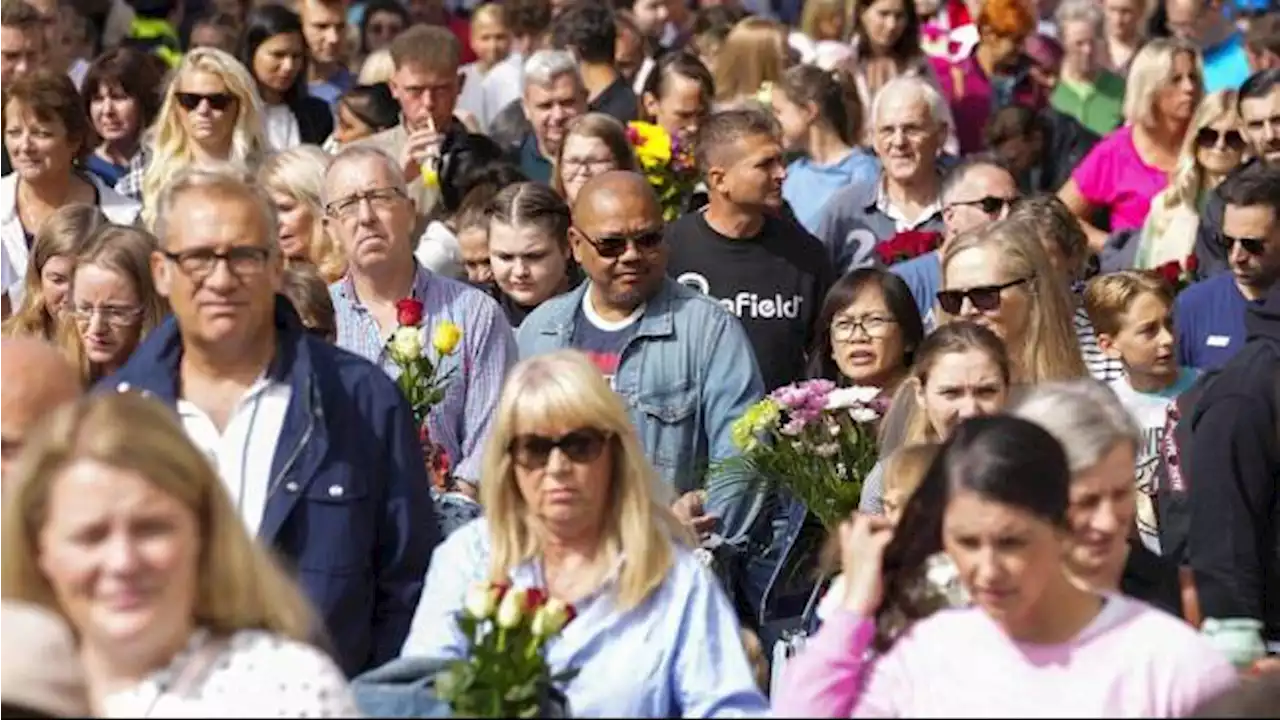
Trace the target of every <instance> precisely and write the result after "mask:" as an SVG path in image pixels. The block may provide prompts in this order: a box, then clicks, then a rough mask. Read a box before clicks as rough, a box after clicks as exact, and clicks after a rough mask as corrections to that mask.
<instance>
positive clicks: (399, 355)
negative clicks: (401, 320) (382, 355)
mask: <svg viewBox="0 0 1280 720" xmlns="http://www.w3.org/2000/svg"><path fill="white" fill-rule="evenodd" d="M387 351H388V352H389V353H390V354H391V359H392V360H395V361H396V362H399V363H406V362H409V361H411V360H414V359H417V358H420V357H422V328H416V327H409V326H405V327H400V328H397V329H396V331H395V332H394V333H392V335H391V341H390V342H389V343H387Z"/></svg>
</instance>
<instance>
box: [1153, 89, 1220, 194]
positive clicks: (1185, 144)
mask: <svg viewBox="0 0 1280 720" xmlns="http://www.w3.org/2000/svg"><path fill="white" fill-rule="evenodd" d="M1236 97H1237V93H1236V91H1235V90H1219V91H1217V92H1214V93H1209V94H1208V95H1206V96H1205V97H1204V99H1203V100H1201V101H1200V104H1199V105H1198V106H1197V107H1196V114H1195V115H1194V116H1192V118H1191V125H1190V126H1189V127H1188V128H1187V134H1186V137H1185V138H1183V140H1182V152H1181V153H1179V154H1178V164H1177V165H1176V166H1175V167H1174V169H1173V171H1172V172H1170V173H1169V187H1168V189H1166V190H1165V191H1164V192H1163V193H1161V198H1162V204H1163V206H1164V209H1166V210H1172V209H1174V208H1175V207H1178V206H1179V205H1181V206H1183V207H1185V208H1187V209H1188V210H1190V211H1192V212H1194V213H1197V214H1199V207H1200V205H1199V203H1200V195H1201V194H1202V193H1204V191H1205V190H1207V189H1208V187H1207V184H1208V180H1209V176H1208V174H1207V173H1205V171H1204V167H1203V166H1202V165H1201V164H1200V159H1199V145H1198V144H1197V143H1196V135H1198V134H1199V133H1200V131H1201V130H1203V129H1204V128H1207V127H1209V125H1211V124H1213V123H1215V122H1217V121H1219V120H1221V119H1223V118H1224V117H1229V118H1232V119H1234V120H1236V124H1239V116H1238V115H1237V114H1236Z"/></svg>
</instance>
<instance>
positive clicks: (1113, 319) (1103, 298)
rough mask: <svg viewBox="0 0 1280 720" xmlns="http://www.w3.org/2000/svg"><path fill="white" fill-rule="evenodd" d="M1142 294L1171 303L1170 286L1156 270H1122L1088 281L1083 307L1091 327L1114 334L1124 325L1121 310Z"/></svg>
mask: <svg viewBox="0 0 1280 720" xmlns="http://www.w3.org/2000/svg"><path fill="white" fill-rule="evenodd" d="M1142 295H1155V296H1156V298H1157V299H1158V300H1160V302H1162V303H1164V304H1165V305H1166V306H1167V307H1173V289H1172V288H1170V287H1169V284H1168V283H1166V282H1165V281H1164V278H1162V277H1160V274H1159V273H1157V272H1154V271H1150V270H1121V271H1119V272H1113V273H1108V274H1106V275H1099V276H1098V277H1096V278H1094V279H1092V280H1090V281H1089V284H1088V285H1087V286H1085V290H1084V309H1085V312H1087V313H1089V322H1091V323H1093V329H1094V330H1096V331H1097V332H1099V333H1105V334H1107V335H1115V334H1116V333H1118V332H1120V331H1121V330H1122V329H1124V328H1123V326H1122V323H1121V321H1122V320H1123V317H1124V314H1125V313H1126V312H1128V311H1129V308H1130V307H1131V306H1132V305H1133V302H1134V301H1135V300H1137V299H1138V298H1139V297H1140V296H1142Z"/></svg>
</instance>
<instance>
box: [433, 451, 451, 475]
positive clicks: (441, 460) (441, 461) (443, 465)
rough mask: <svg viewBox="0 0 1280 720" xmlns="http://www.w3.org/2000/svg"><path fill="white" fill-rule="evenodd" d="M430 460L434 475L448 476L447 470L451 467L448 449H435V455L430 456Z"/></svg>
mask: <svg viewBox="0 0 1280 720" xmlns="http://www.w3.org/2000/svg"><path fill="white" fill-rule="evenodd" d="M431 460H432V462H431V465H432V467H431V469H432V470H434V471H435V472H436V475H437V476H438V477H442V478H446V477H449V470H450V469H451V467H450V466H451V463H450V461H449V451H448V450H445V449H444V448H439V449H437V450H436V454H435V457H434V458H432V459H431Z"/></svg>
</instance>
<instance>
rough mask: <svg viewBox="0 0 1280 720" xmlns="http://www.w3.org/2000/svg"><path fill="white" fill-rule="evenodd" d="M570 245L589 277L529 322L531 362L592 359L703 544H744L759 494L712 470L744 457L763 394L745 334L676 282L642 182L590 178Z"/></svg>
mask: <svg viewBox="0 0 1280 720" xmlns="http://www.w3.org/2000/svg"><path fill="white" fill-rule="evenodd" d="M569 244H570V246H571V248H572V250H573V257H574V259H575V260H576V261H577V262H578V264H579V265H580V266H581V267H582V270H583V272H584V273H585V274H586V276H587V278H588V280H587V281H586V282H584V283H582V284H581V285H579V286H578V287H577V289H575V290H573V291H571V292H568V293H566V294H564V295H561V296H559V297H555V298H552V299H550V300H548V301H546V302H544V303H543V304H542V305H540V306H539V307H538V309H536V310H534V311H533V312H532V313H531V314H530V315H529V316H528V317H527V318H525V321H524V323H523V324H521V326H520V330H519V332H518V335H517V343H518V345H519V347H520V356H521V357H530V356H533V355H541V354H544V353H549V352H555V351H556V350H561V349H564V348H575V349H577V350H581V351H582V352H584V353H586V354H587V356H588V357H590V358H591V359H592V361H593V362H595V364H596V365H597V367H599V368H600V371H601V372H602V373H603V374H604V375H605V377H606V378H608V379H609V381H610V384H611V385H612V386H613V389H614V390H615V391H616V392H617V393H618V394H620V395H622V396H623V397H624V398H625V399H626V402H627V406H628V408H630V411H631V419H632V421H633V422H634V423H635V427H636V431H637V433H638V434H639V437H640V442H641V444H642V445H643V446H644V450H645V455H646V456H647V457H648V458H649V460H650V461H651V462H652V463H653V464H654V467H655V468H656V469H657V471H658V474H659V475H661V476H662V479H663V480H665V481H666V482H667V484H669V485H670V486H671V487H672V489H673V491H674V495H673V496H672V497H677V496H678V497H679V500H678V501H677V502H676V503H675V505H674V506H673V509H674V510H675V512H676V514H677V515H678V516H680V518H681V519H682V520H684V521H685V523H686V524H688V525H690V526H691V527H692V528H693V529H694V530H695V531H696V532H698V533H699V534H700V535H702V536H703V537H704V538H705V537H706V536H707V535H708V534H710V533H711V532H712V531H713V530H715V531H717V532H718V533H719V535H721V536H722V537H723V538H724V539H725V540H726V541H727V543H728V544H729V545H731V546H741V545H742V543H744V542H745V538H746V536H747V533H748V530H749V529H750V527H751V526H752V524H753V523H754V519H755V516H756V515H757V514H758V512H757V511H758V508H753V507H750V506H751V504H752V503H751V500H752V497H753V496H752V495H751V494H749V493H748V492H747V489H748V488H747V487H746V486H745V485H744V484H742V483H740V482H737V481H735V480H734V479H732V478H726V477H723V476H721V474H720V473H709V472H708V468H709V467H711V466H714V465H715V464H717V463H719V462H720V461H722V460H725V459H727V458H729V457H733V456H735V455H737V454H738V450H737V449H736V447H735V446H734V444H733V441H732V437H731V434H730V428H731V427H732V425H733V422H734V421H735V420H737V419H738V418H740V417H742V415H743V413H745V412H746V411H747V408H749V407H750V406H751V405H752V404H754V403H755V402H756V401H758V400H760V399H761V398H762V397H763V395H764V385H763V383H762V382H761V379H760V371H759V370H758V369H757V366H756V362H755V357H754V353H753V352H752V349H751V345H750V343H749V342H748V340H747V336H746V334H745V333H744V332H743V329H742V325H741V324H740V323H739V322H738V320H737V319H736V318H734V317H733V316H732V315H731V314H729V312H728V311H726V310H725V309H724V308H722V307H721V306H720V304H719V303H717V302H716V301H715V300H712V299H711V298H709V297H707V296H706V295H704V294H702V293H700V292H698V291H696V290H692V289H690V288H686V287H683V286H682V285H680V284H679V283H677V282H675V281H674V280H671V279H669V278H668V277H667V275H666V270H667V255H668V252H669V248H668V247H667V243H666V242H665V241H664V239H663V224H662V211H661V209H660V208H659V206H658V199H657V196H656V195H654V192H653V188H651V187H650V186H649V183H648V181H646V180H645V179H644V177H643V176H641V175H638V174H636V173H631V172H621V171H615V172H608V173H604V174H602V175H598V176H596V177H594V178H592V179H591V180H589V181H587V184H586V185H585V186H583V188H582V190H580V191H579V192H578V197H577V201H576V202H575V203H574V206H573V227H572V228H571V229H570V230H569ZM704 488H705V495H704V494H703V493H702V492H700V491H703V490H704Z"/></svg>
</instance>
